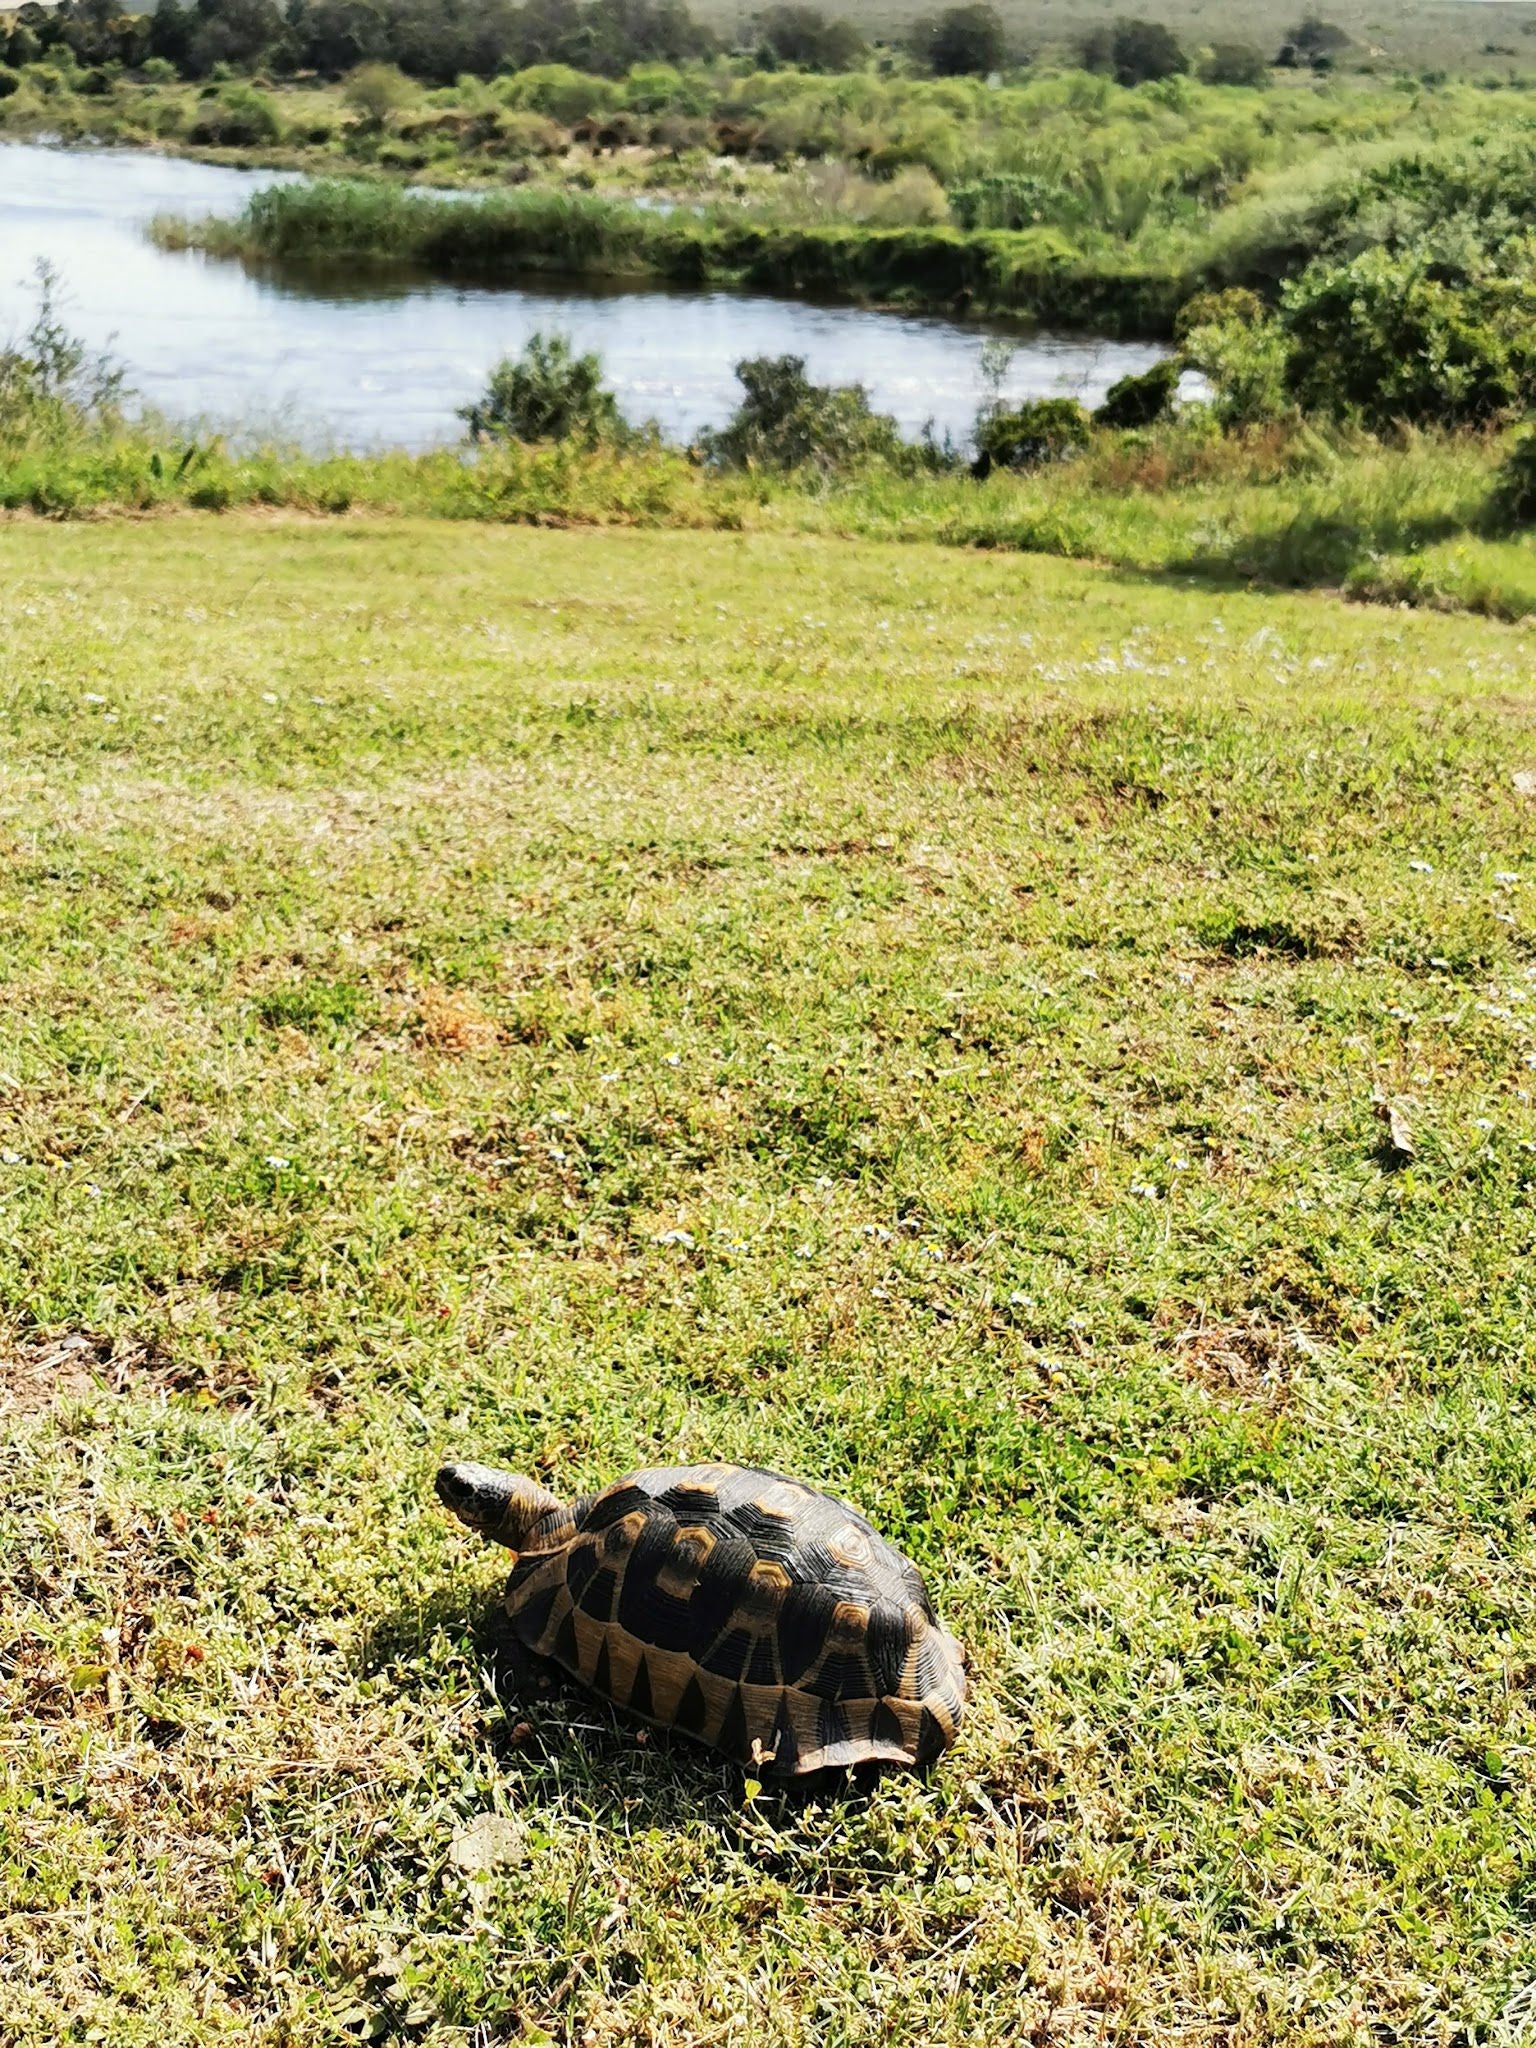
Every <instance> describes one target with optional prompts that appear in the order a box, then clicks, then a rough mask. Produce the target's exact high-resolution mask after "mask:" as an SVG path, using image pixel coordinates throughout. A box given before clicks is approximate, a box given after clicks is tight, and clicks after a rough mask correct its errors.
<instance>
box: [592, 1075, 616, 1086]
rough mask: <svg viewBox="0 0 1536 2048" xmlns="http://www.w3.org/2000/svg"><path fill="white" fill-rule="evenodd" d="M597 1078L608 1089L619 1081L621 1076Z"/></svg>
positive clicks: (601, 1076)
mask: <svg viewBox="0 0 1536 2048" xmlns="http://www.w3.org/2000/svg"><path fill="white" fill-rule="evenodd" d="M597 1078H598V1080H599V1081H600V1082H601V1083H602V1085H603V1086H604V1087H608V1086H610V1085H611V1084H612V1083H613V1082H615V1081H617V1080H618V1079H619V1076H618V1075H617V1074H599V1075H598V1077H597Z"/></svg>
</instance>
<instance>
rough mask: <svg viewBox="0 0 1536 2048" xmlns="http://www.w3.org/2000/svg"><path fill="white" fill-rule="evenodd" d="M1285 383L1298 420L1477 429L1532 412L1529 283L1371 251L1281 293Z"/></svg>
mask: <svg viewBox="0 0 1536 2048" xmlns="http://www.w3.org/2000/svg"><path fill="white" fill-rule="evenodd" d="M1280 325H1281V328H1282V330H1283V333H1284V335H1285V339H1286V343H1287V347H1288V352H1289V360H1288V367H1287V382H1288V384H1289V387H1290V389H1291V391H1292V393H1293V395H1294V396H1295V398H1296V400H1297V402H1298V403H1299V404H1300V405H1301V406H1302V408H1303V409H1304V410H1307V411H1314V412H1321V413H1331V414H1335V415H1338V416H1341V417H1346V418H1351V419H1356V420H1358V421H1360V423H1361V424H1362V425H1364V426H1367V427H1371V428H1374V429H1380V428H1384V427H1389V426H1392V425H1394V424H1395V423H1397V422H1400V421H1406V422H1412V423H1415V424H1424V423H1434V424H1436V425H1440V426H1468V425H1480V424H1483V423H1486V422H1488V421H1494V420H1499V419H1503V418H1508V417H1511V416H1513V415H1515V414H1517V413H1521V412H1524V411H1526V410H1527V409H1528V408H1529V407H1530V406H1531V405H1532V403H1533V402H1536V281H1532V280H1531V279H1529V278H1524V277H1507V276H1488V275H1482V276H1478V275H1476V274H1469V273H1468V272H1467V271H1466V270H1465V269H1462V268H1461V267H1460V266H1458V265H1455V264H1449V263H1444V262H1437V261H1436V260H1435V258H1434V256H1433V255H1432V253H1431V252H1429V251H1425V252H1422V253H1419V254H1416V255H1415V254H1406V253H1402V254H1400V253H1397V252H1395V251H1392V250H1388V249H1369V250H1366V251H1365V252H1364V253H1362V254H1361V255H1359V256H1356V257H1354V258H1352V259H1351V260H1350V261H1349V262H1347V263H1337V264H1323V263H1319V264H1313V265H1312V266H1310V267H1309V268H1308V269H1307V270H1306V271H1304V272H1303V274H1302V275H1301V277H1300V278H1298V279H1297V280H1296V281H1295V282H1294V283H1293V284H1290V285H1288V286H1287V287H1286V291H1285V294H1284V298H1283V301H1282V310H1281V314H1280Z"/></svg>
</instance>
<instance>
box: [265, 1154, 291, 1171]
mask: <svg viewBox="0 0 1536 2048" xmlns="http://www.w3.org/2000/svg"><path fill="white" fill-rule="evenodd" d="M267 1164H268V1166H272V1167H275V1168H276V1169H277V1171H278V1172H279V1173H281V1172H282V1170H283V1168H284V1167H285V1166H292V1164H293V1161H292V1160H291V1159H285V1158H284V1157H283V1155H282V1153H281V1152H269V1153H268V1154H267Z"/></svg>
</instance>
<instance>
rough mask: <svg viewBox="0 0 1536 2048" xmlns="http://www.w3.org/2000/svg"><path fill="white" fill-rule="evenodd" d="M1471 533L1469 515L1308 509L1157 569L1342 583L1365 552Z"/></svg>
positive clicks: (1207, 576) (1399, 549)
mask: <svg viewBox="0 0 1536 2048" xmlns="http://www.w3.org/2000/svg"><path fill="white" fill-rule="evenodd" d="M1467 531H1468V527H1467V523H1466V521H1465V520H1464V519H1461V518H1458V517H1457V516H1455V515H1454V514H1451V513H1444V512H1437V513H1434V514H1432V515H1431V514H1424V515H1422V516H1419V517H1407V516H1398V515H1392V514H1389V515H1388V516H1386V517H1384V518H1382V519H1380V520H1372V519H1370V518H1363V519H1360V518H1353V519H1352V518H1349V517H1346V516H1342V515H1340V514H1338V513H1329V512H1322V511H1317V512H1307V511H1303V512H1298V513H1297V514H1296V515H1295V516H1294V517H1293V518H1290V519H1287V520H1284V521H1277V522H1276V523H1275V524H1274V525H1273V526H1267V527H1260V528H1257V529H1253V530H1250V531H1248V532H1245V533H1236V534H1233V535H1231V536H1229V537H1227V538H1224V539H1222V540H1220V541H1215V542H1213V543H1212V544H1211V545H1210V546H1208V547H1201V548H1196V549H1194V550H1193V551H1192V552H1191V553H1189V554H1188V555H1185V556H1183V557H1181V558H1180V559H1179V560H1177V561H1174V562H1170V563H1169V564H1168V566H1167V568H1166V569H1165V570H1162V571H1161V572H1154V574H1160V575H1163V576H1171V577H1181V578H1189V577H1196V578H1199V579H1201V580H1206V581H1210V582H1213V583H1218V584H1224V585H1227V586H1228V587H1230V585H1231V584H1232V582H1233V581H1234V579H1236V580H1240V581H1243V582H1251V583H1264V584H1268V585H1269V586H1271V587H1272V588H1274V589H1277V590H1312V589H1320V588H1321V589H1329V588H1334V587H1336V586H1337V585H1339V584H1342V583H1344V582H1345V581H1346V580H1347V579H1348V577H1349V575H1350V573H1351V572H1352V571H1353V570H1355V569H1357V568H1358V567H1359V566H1360V564H1361V562H1362V561H1363V560H1364V559H1365V558H1366V557H1367V556H1370V555H1403V554H1413V553H1415V552H1417V550H1419V549H1420V548H1425V547H1432V546H1433V545H1434V544H1435V543H1436V542H1438V541H1443V540H1449V539H1451V538H1452V537H1453V536H1454V535H1456V534H1464V533H1466V532H1467Z"/></svg>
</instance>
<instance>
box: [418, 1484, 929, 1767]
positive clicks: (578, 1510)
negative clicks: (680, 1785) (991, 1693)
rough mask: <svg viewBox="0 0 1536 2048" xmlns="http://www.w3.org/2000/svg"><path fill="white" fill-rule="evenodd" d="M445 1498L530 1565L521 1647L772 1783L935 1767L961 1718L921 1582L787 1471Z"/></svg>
mask: <svg viewBox="0 0 1536 2048" xmlns="http://www.w3.org/2000/svg"><path fill="white" fill-rule="evenodd" d="M437 1490H438V1493H439V1495H440V1496H441V1498H442V1499H443V1501H444V1502H445V1503H446V1505H447V1506H449V1507H450V1508H452V1509H453V1511H454V1512H455V1513H456V1514H457V1515H458V1516H459V1518H460V1519H461V1520H462V1521H464V1522H466V1523H467V1524H468V1525H469V1526H470V1527H471V1528H474V1529H477V1530H478V1531H480V1533H481V1534H483V1535H486V1536H489V1537H491V1538H493V1539H495V1540H497V1541H500V1542H503V1543H506V1544H507V1545H508V1546H509V1547H511V1548H512V1549H515V1550H516V1552H517V1562H516V1564H515V1565H514V1567H513V1570H512V1576H511V1578H510V1579H509V1580H508V1581H507V1587H506V1593H505V1605H506V1610H507V1613H508V1615H509V1616H510V1618H511V1624H512V1628H513V1631H514V1633H515V1634H516V1635H517V1637H518V1639H519V1640H520V1641H521V1642H523V1643H524V1644H526V1645H527V1647H528V1648H529V1649H530V1650H533V1651H535V1652H536V1653H537V1654H539V1655H540V1656H545V1657H551V1658H553V1659H554V1661H555V1662H556V1663H557V1664H561V1665H563V1666H564V1667H565V1669H566V1670H567V1671H569V1672H571V1673H573V1674H574V1676H575V1677H577V1678H579V1679H580V1680H581V1681H582V1683H583V1684H584V1685H586V1686H588V1687H590V1688H591V1690H592V1691H593V1692H595V1693H599V1694H601V1695H602V1697H603V1698H604V1699H608V1700H612V1701H613V1702H614V1704H615V1705H617V1706H621V1707H627V1708H628V1709H629V1710H630V1711H631V1712H632V1713H636V1714H640V1715H642V1716H644V1718H645V1719H646V1720H648V1721H653V1722H655V1723H657V1724H658V1725H659V1726H661V1727H665V1728H676V1729H680V1730H681V1731H682V1732H683V1733H684V1734H685V1735H691V1736H694V1737H696V1738H697V1739H698V1740H699V1741H701V1742H705V1743H708V1744H709V1745H711V1746H712V1747H713V1748H715V1749H718V1750H723V1751H724V1753H725V1754H726V1755H727V1756H730V1757H733V1758H734V1759H735V1760H736V1761H737V1762H738V1763H742V1764H745V1765H748V1766H749V1767H750V1768H752V1769H753V1770H756V1771H759V1772H761V1773H763V1774H764V1775H771V1776H776V1777H796V1776H800V1775H803V1774H804V1773H806V1772H810V1771H819V1770H826V1769H830V1768H847V1767H849V1766H852V1765H856V1764H865V1763H873V1762H889V1763H905V1764H927V1763H930V1762H931V1761H932V1760H933V1758H935V1757H936V1756H938V1754H939V1753H940V1751H941V1750H943V1749H944V1748H945V1747H946V1746H947V1745H948V1744H949V1743H950V1742H952V1741H953V1740H954V1736H955V1730H956V1728H957V1727H958V1725H959V1721H960V1716H961V1712H962V1710H963V1708H964V1704H965V1675H964V1670H963V1665H962V1658H961V1652H960V1647H959V1645H958V1644H957V1643H956V1642H955V1640H954V1638H953V1637H952V1636H950V1635H947V1634H946V1633H945V1631H944V1630H943V1629H942V1628H941V1627H940V1626H939V1624H938V1621H937V1620H936V1619H935V1616H934V1612H933V1607H932V1604H931V1602H930V1601H929V1598H928V1592H927V1588H926V1587H925V1586H924V1584H923V1580H922V1576H921V1574H920V1573H919V1572H918V1570H917V1567H916V1566H915V1565H913V1564H911V1563H910V1562H909V1561H908V1560H907V1559H906V1558H904V1557H903V1556H901V1554H900V1553H899V1552H898V1551H896V1550H893V1549H892V1548H891V1546H890V1545H889V1544H888V1543H886V1542H885V1541H884V1540H883V1538H882V1537H881V1536H880V1535H879V1534H878V1533H877V1532H876V1531H875V1530H874V1529H873V1528H872V1527H871V1526H870V1524H869V1523H868V1522H866V1521H865V1519H864V1517H863V1516H862V1515H859V1514H855V1513H854V1511H853V1510H852V1509H851V1508H848V1507H845V1506H844V1505H843V1504H842V1502H840V1501H837V1500H834V1499H833V1498H832V1497H831V1496H830V1495H828V1494H825V1493H820V1492H818V1491H817V1490H816V1489H815V1488H814V1487H811V1486H807V1485H805V1484H803V1483H802V1482H801V1481H799V1480H796V1479H786V1478H784V1477H783V1476H782V1475H781V1474H780V1473H777V1472H765V1471H759V1470H756V1469H754V1468H751V1467H746V1466H740V1465H677V1466H665V1467H661V1468H658V1469H656V1470H653V1471H645V1472H631V1473H630V1474H629V1475H628V1476H627V1477H626V1478H623V1479H620V1480H617V1481H616V1482H615V1483H614V1484H613V1485H612V1486H610V1487H608V1488H607V1489H606V1491H604V1492H602V1493H599V1494H595V1495H592V1496H589V1497H588V1498H586V1499H582V1500H578V1501H574V1502H572V1503H570V1504H565V1503H563V1502H561V1501H559V1500H557V1499H556V1498H555V1496H554V1495H553V1494H550V1493H547V1492H545V1490H544V1489H543V1488H542V1487H540V1486H536V1485H535V1484H534V1483H533V1482H532V1481H530V1480H526V1479H518V1478H514V1477H513V1476H512V1475H510V1474H507V1473H499V1472H493V1471H490V1470H489V1469H488V1468H486V1467H485V1466H481V1465H448V1466H445V1467H444V1468H443V1470H442V1471H441V1472H440V1473H439V1474H438V1480H437Z"/></svg>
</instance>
